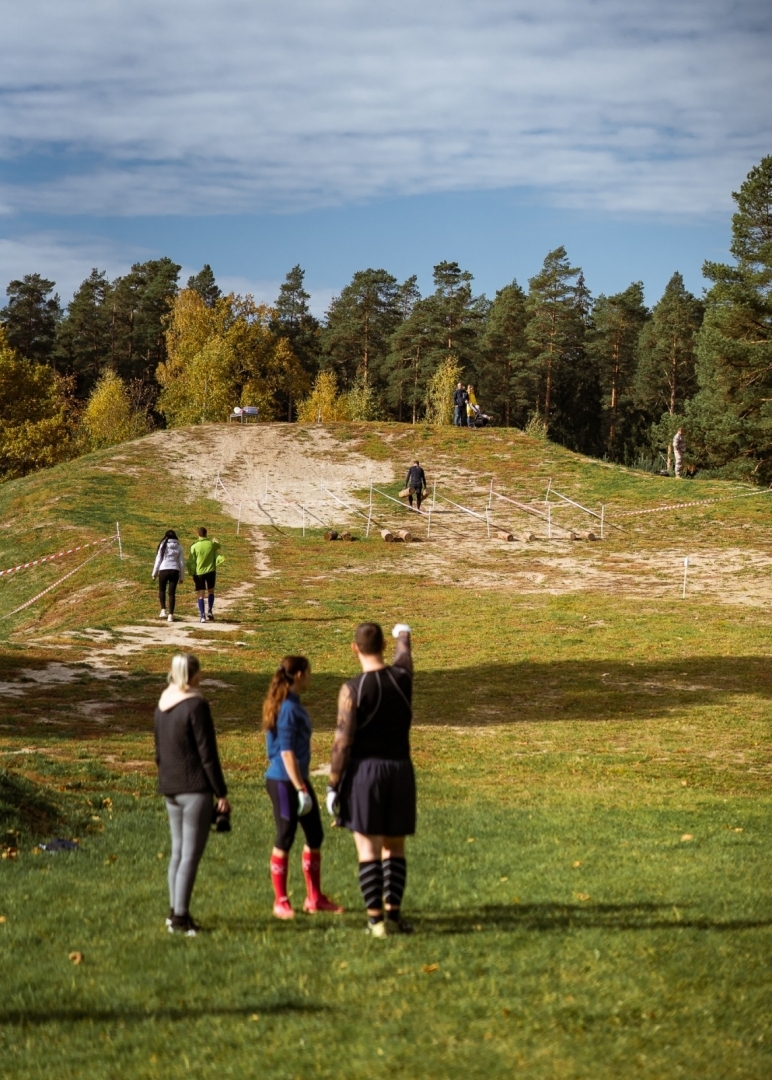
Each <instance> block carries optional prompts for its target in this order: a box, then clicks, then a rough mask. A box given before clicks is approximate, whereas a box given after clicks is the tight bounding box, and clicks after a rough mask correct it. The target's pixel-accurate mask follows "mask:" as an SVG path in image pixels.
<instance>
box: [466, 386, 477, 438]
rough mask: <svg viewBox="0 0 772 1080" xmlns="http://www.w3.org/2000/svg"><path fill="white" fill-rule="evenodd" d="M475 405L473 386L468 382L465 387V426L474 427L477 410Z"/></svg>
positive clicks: (475, 396) (475, 397)
mask: <svg viewBox="0 0 772 1080" xmlns="http://www.w3.org/2000/svg"><path fill="white" fill-rule="evenodd" d="M479 411H480V410H479V408H478V406H477V395H476V394H475V392H474V387H473V386H472V384H471V383H470V384H469V386H467V388H466V424H467V427H474V418H475V416H477V414H478V412H479Z"/></svg>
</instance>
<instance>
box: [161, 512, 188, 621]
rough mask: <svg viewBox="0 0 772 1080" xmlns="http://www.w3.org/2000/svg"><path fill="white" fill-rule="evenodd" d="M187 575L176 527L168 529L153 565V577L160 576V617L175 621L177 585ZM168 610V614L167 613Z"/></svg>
mask: <svg viewBox="0 0 772 1080" xmlns="http://www.w3.org/2000/svg"><path fill="white" fill-rule="evenodd" d="M184 577H185V557H184V553H183V551H182V544H181V543H180V542H179V540H178V539H177V533H176V532H175V531H174V529H167V531H166V533H165V534H164V538H163V540H162V541H161V543H160V544H159V545H158V551H157V553H156V557H155V565H154V567H153V579H154V580H155V578H158V599H159V600H160V602H161V612H160V618H162V619H166V621H167V622H174V601H175V599H176V594H177V586H178V585H181V584H182V581H183V579H184ZM167 585H168V587H169V606H168V609H167V606H166V587H167ZM167 610H168V614H167Z"/></svg>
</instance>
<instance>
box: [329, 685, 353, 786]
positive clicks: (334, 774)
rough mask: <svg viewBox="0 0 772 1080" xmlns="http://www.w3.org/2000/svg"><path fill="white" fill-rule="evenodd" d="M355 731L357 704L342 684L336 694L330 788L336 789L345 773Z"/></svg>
mask: <svg viewBox="0 0 772 1080" xmlns="http://www.w3.org/2000/svg"><path fill="white" fill-rule="evenodd" d="M356 729H357V703H356V698H355V697H354V694H353V691H352V690H351V687H350V686H349V685H348V684H347V683H344V684H343V686H341V688H340V693H339V694H338V726H337V728H336V730H335V741H334V742H333V744H332V761H331V763H330V787H337V785H338V784H339V783H340V779H341V777H342V776H343V773H344V772H345V771H346V766H347V765H348V761H349V758H350V757H351V746H352V743H353V742H354V735H355V734H356Z"/></svg>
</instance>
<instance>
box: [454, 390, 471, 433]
mask: <svg viewBox="0 0 772 1080" xmlns="http://www.w3.org/2000/svg"><path fill="white" fill-rule="evenodd" d="M468 401H469V394H467V392H466V390H465V389H464V384H463V383H462V382H460V383H459V384H458V386H457V387H456V389H455V390H454V391H453V409H454V412H453V423H454V424H455V425H456V427H466V403H467V402H468Z"/></svg>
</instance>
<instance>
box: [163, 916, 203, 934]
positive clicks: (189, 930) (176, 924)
mask: <svg viewBox="0 0 772 1080" xmlns="http://www.w3.org/2000/svg"><path fill="white" fill-rule="evenodd" d="M200 929H201V927H200V926H199V925H198V923H196V922H194V920H193V919H192V918H191V916H190V915H172V921H171V925H170V926H169V933H170V934H184V935H185V937H195V936H196V934H197V933H198V932H199V930H200Z"/></svg>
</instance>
